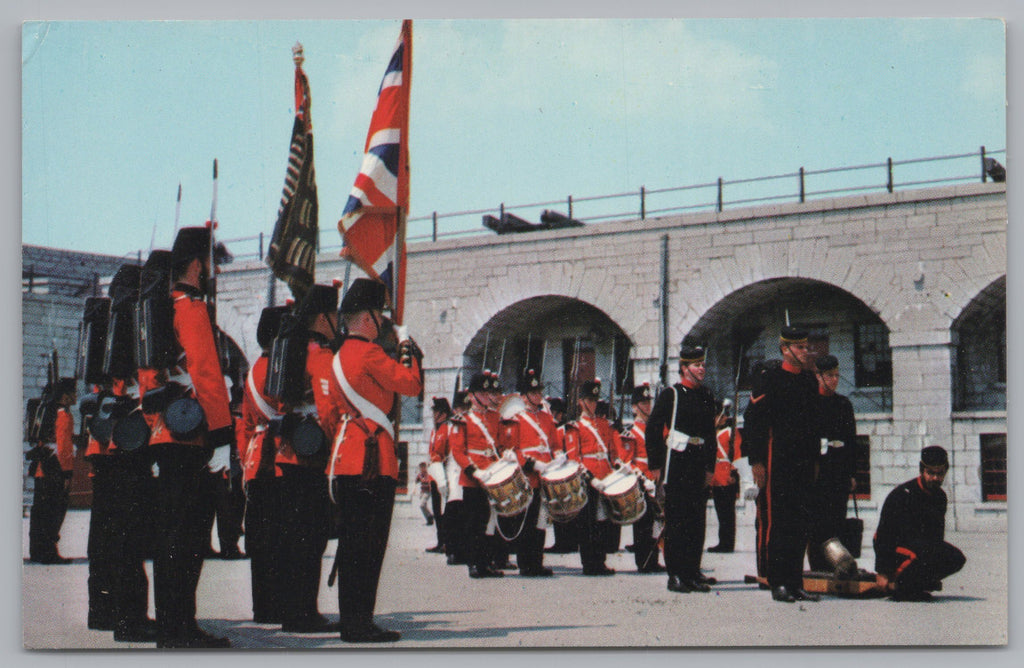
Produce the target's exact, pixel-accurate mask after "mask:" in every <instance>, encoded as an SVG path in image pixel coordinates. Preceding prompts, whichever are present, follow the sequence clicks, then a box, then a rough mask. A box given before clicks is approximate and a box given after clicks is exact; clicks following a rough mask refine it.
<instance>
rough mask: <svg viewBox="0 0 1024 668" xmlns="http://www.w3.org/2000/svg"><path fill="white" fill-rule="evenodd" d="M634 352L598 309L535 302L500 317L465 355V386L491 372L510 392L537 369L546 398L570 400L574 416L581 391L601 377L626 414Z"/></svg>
mask: <svg viewBox="0 0 1024 668" xmlns="http://www.w3.org/2000/svg"><path fill="white" fill-rule="evenodd" d="M631 349H632V343H631V341H630V339H629V337H628V336H626V333H625V332H624V331H623V330H622V328H621V327H619V325H618V324H616V323H615V322H614V321H613V320H612V319H611V318H610V317H608V315H607V314H606V313H604V312H603V311H601V310H600V309H598V308H596V307H595V306H592V305H591V304H588V303H586V302H583V301H580V300H578V299H573V298H570V297H563V296H560V295H543V296H537V297H530V298H529V299H524V300H522V301H519V302H516V303H515V304H513V305H511V306H509V307H507V308H505V309H503V310H502V311H500V312H499V313H497V314H495V315H494V316H493V317H492V318H491V319H490V320H488V321H487V323H486V324H485V325H484V326H483V327H481V328H480V330H479V331H477V332H476V334H475V335H474V336H473V338H472V339H471V340H470V342H469V345H468V346H466V350H465V351H464V352H463V365H462V376H461V382H460V384H461V386H463V387H464V386H466V385H467V384H468V383H469V379H470V377H471V376H472V375H473V374H474V373H476V372H478V371H481V370H482V369H490V370H491V371H494V372H495V373H498V374H499V376H500V378H501V385H502V388H503V389H504V390H505V391H506V392H510V391H512V390H514V389H515V386H516V381H517V379H518V378H519V376H520V375H521V374H522V373H523V371H524V370H525V369H527V368H533V369H535V370H537V371H538V372H539V373H540V376H541V379H542V380H543V381H544V384H545V394H547V395H548V396H557V397H562V398H564V399H566V403H567V405H568V406H569V407H570V411H574V410H575V399H576V392H577V391H578V389H579V385H580V384H581V383H582V382H583V381H586V380H591V379H593V378H595V377H596V378H600V379H601V380H602V382H603V384H604V389H605V393H606V398H607V400H608V401H609V403H610V404H611V405H612V406H613V407H615V409H616V411H617V412H618V413H619V414H621V411H620V410H619V405H620V404H621V402H622V397H623V396H627V397H628V395H629V392H630V391H631V390H632V387H633V376H632V365H631V364H630V362H629V360H630V352H631ZM627 401H628V400H627ZM571 414H572V413H571Z"/></svg>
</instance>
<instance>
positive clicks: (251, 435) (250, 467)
mask: <svg viewBox="0 0 1024 668" xmlns="http://www.w3.org/2000/svg"><path fill="white" fill-rule="evenodd" d="M268 362H269V360H268V358H267V356H266V355H260V357H259V358H258V359H257V360H256V361H255V362H254V363H253V365H252V368H251V369H250V370H249V373H250V375H251V376H252V383H251V384H250V382H249V378H248V377H247V378H246V382H245V392H244V393H243V396H242V419H241V420H239V421H238V426H237V432H238V458H239V461H241V462H242V470H243V475H244V480H246V481H249V480H252V479H253V478H255V477H256V472H257V471H258V470H259V468H260V462H261V461H262V455H263V439H264V438H265V437H266V431H265V428H266V426H267V424H269V422H270V419H271V418H272V417H274V415H267V414H266V413H265V412H264V408H262V407H261V405H260V403H259V402H257V401H256V399H255V398H254V397H253V386H255V387H256V391H257V392H259V398H260V399H261V400H262V402H263V404H265V405H266V407H267V408H270V409H272V410H273V411H274V412H275V413H276V412H279V411H280V409H281V405H280V402H278V401H277V400H276V399H274V398H272V397H268V396H267V395H266V394H264V393H263V392H264V390H265V389H266V382H267V366H268ZM275 450H276V447H275ZM275 472H276V473H277V475H280V471H279V470H276V468H275Z"/></svg>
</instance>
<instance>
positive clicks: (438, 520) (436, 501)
mask: <svg viewBox="0 0 1024 668" xmlns="http://www.w3.org/2000/svg"><path fill="white" fill-rule="evenodd" d="M430 507H431V508H432V509H433V511H434V531H435V532H436V533H437V543H436V544H437V545H438V546H439V547H444V541H445V539H444V527H443V526H442V525H443V524H444V517H443V513H442V512H441V492H439V491H438V489H437V483H436V482H434V481H433V480H431V481H430Z"/></svg>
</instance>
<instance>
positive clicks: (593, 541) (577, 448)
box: [565, 378, 622, 575]
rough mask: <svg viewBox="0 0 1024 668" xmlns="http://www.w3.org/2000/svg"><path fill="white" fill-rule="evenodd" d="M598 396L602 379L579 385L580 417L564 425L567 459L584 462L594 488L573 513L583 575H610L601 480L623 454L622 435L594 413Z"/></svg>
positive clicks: (606, 521)
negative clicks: (582, 506)
mask: <svg viewBox="0 0 1024 668" xmlns="http://www.w3.org/2000/svg"><path fill="white" fill-rule="evenodd" d="M600 397H601V379H600V378H596V379H594V380H588V381H587V382H585V383H583V385H582V386H581V387H580V398H579V400H578V401H579V409H580V418H579V420H577V421H575V422H569V423H567V424H566V425H565V450H566V453H567V455H568V456H569V458H570V459H575V460H576V461H578V462H580V463H582V464H583V467H584V468H585V469H586V470H587V478H588V479H589V480H590V486H591V487H592V488H593V491H592V492H591V493H590V494H588V495H587V505H586V506H584V508H583V510H582V511H580V514H579V515H577V516H576V527H577V531H578V534H579V545H580V561H581V562H582V566H583V574H584V575H612V574H614V573H615V571H614V570H613V569H611V568H608V567H607V566H606V565H605V559H606V558H607V552H606V547H607V543H608V533H609V529H610V527H611V522H610V521H609V520H608V513H607V510H606V509H605V508H604V506H603V504H604V501H603V500H602V495H601V493H600V487H601V483H600V480H601V479H603V478H605V477H606V476H608V475H609V474H610V473H611V472H612V462H613V461H616V460H618V459H621V458H622V438H621V437H620V436H619V434H618V432H616V431H615V430H614V429H612V426H611V424H610V423H609V422H608V420H607V419H606V418H599V417H597V415H596V412H597V402H598V399H600Z"/></svg>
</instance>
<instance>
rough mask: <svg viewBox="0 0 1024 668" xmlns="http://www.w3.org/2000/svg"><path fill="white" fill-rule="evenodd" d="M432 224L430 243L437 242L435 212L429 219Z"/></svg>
mask: <svg viewBox="0 0 1024 668" xmlns="http://www.w3.org/2000/svg"><path fill="white" fill-rule="evenodd" d="M430 218H431V220H432V221H433V224H434V233H433V235H432V237H431V241H437V211H435V212H434V213H433V215H432V216H431V217H430Z"/></svg>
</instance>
